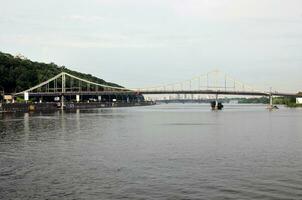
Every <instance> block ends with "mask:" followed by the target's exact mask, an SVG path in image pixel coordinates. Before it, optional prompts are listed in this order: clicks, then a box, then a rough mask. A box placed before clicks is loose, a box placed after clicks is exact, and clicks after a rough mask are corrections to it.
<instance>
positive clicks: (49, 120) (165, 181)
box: [0, 104, 302, 200]
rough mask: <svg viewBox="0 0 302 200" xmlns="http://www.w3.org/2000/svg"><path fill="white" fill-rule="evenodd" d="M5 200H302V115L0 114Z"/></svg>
mask: <svg viewBox="0 0 302 200" xmlns="http://www.w3.org/2000/svg"><path fill="white" fill-rule="evenodd" d="M0 199H5V200H6V199H131V200H134V199H240V200H241V199H302V109H288V108H284V107H281V108H280V109H279V110H274V111H271V112H270V111H268V110H267V109H266V108H265V106H264V105H225V109H224V110H222V111H211V110H210V107H209V105H205V104H162V105H155V106H146V107H131V108H107V109H90V110H76V111H69V112H67V111H65V112H61V111H57V112H50V113H14V114H8V113H7V114H4V113H3V114H1V113H0Z"/></svg>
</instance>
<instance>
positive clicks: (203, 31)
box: [0, 0, 302, 91]
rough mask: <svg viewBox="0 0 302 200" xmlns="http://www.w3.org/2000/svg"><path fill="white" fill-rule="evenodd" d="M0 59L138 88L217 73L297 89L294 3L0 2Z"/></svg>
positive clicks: (298, 20) (298, 18)
mask: <svg viewBox="0 0 302 200" xmlns="http://www.w3.org/2000/svg"><path fill="white" fill-rule="evenodd" d="M0 5H1V6H0V13H1V17H0V30H1V31H0V51H3V52H7V53H12V54H16V53H21V54H22V55H25V56H26V57H28V58H29V59H32V60H35V61H42V62H54V63H56V64H58V65H65V66H66V67H68V68H70V69H73V70H78V71H81V72H84V73H91V74H93V75H95V76H98V77H100V78H103V79H105V80H107V81H112V82H116V83H119V84H121V85H124V86H126V87H144V86H148V85H157V84H161V83H169V82H175V81H179V80H183V79H188V78H191V77H193V76H196V75H197V74H203V73H205V72H207V71H211V70H213V69H217V68H218V69H220V70H221V71H224V72H226V73H228V74H230V75H232V76H233V77H236V78H237V79H239V80H242V81H244V82H246V83H248V84H251V85H254V86H256V87H257V88H259V89H265V90H268V89H269V87H273V90H281V91H297V90H300V91H301V90H302V1H301V0H81V1H80V0H48V1H46V0H43V1H41V0H26V1H20V0H9V1H7V0H0Z"/></svg>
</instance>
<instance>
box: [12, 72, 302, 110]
mask: <svg viewBox="0 0 302 200" xmlns="http://www.w3.org/2000/svg"><path fill="white" fill-rule="evenodd" d="M164 94H176V95H194V94H207V95H215V98H216V101H217V102H218V96H219V95H232V96H233V95H242V96H267V97H269V98H270V106H271V107H272V106H273V105H272V104H273V102H272V98H273V96H279V97H302V94H298V93H289V92H277V91H274V92H273V91H268V92H267V91H261V90H257V89H255V88H254V87H252V86H250V85H247V84H244V83H243V82H241V81H238V80H236V79H235V78H233V77H231V76H229V75H227V74H226V73H222V72H220V71H219V70H214V71H211V72H208V73H206V74H202V75H199V76H196V77H193V78H192V79H188V80H184V81H180V82H176V83H169V84H164V85H157V86H152V87H148V88H134V89H129V88H123V87H115V86H110V85H106V84H100V83H95V82H91V81H88V80H85V79H82V78H79V77H77V76H74V75H72V74H69V73H66V72H61V73H60V74H58V75H56V76H54V77H52V78H50V79H49V80H46V81H44V82H42V83H40V84H38V85H36V86H34V87H31V88H29V89H27V90H25V91H22V92H18V93H15V94H14V96H24V99H25V100H28V99H29V98H30V97H37V98H41V99H42V98H50V97H56V98H60V100H61V103H62V106H63V105H64V100H65V99H66V97H68V98H69V100H71V99H76V101H80V97H81V96H82V97H83V96H92V97H98V98H102V97H105V96H108V97H109V100H110V97H111V99H113V97H112V96H114V97H115V98H118V97H122V96H126V97H127V96H137V95H164ZM128 100H129V99H127V101H128Z"/></svg>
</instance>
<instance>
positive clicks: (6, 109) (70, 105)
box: [0, 101, 156, 113]
mask: <svg viewBox="0 0 302 200" xmlns="http://www.w3.org/2000/svg"><path fill="white" fill-rule="evenodd" d="M155 104H156V103H155V102H153V101H142V102H131V103H126V102H78V103H77V102H66V103H65V104H64V107H63V109H64V110H74V109H87V108H115V107H135V106H151V105H155ZM56 110H62V108H61V106H60V104H58V103H56V102H43V103H9V104H7V103H3V104H1V106H0V113H12V112H35V111H56Z"/></svg>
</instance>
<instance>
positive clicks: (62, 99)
mask: <svg viewBox="0 0 302 200" xmlns="http://www.w3.org/2000/svg"><path fill="white" fill-rule="evenodd" d="M61 110H64V95H62V96H61Z"/></svg>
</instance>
